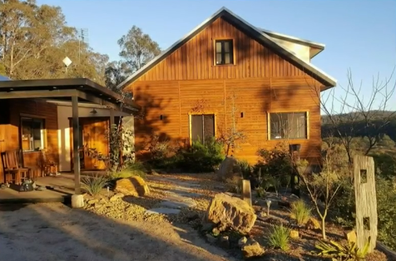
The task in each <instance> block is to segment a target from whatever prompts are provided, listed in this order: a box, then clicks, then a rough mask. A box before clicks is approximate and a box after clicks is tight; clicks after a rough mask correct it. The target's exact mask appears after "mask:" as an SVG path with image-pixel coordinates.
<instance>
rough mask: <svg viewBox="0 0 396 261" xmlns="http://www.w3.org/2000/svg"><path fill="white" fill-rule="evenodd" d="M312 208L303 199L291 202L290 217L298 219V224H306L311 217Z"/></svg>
mask: <svg viewBox="0 0 396 261" xmlns="http://www.w3.org/2000/svg"><path fill="white" fill-rule="evenodd" d="M311 212H312V209H311V208H309V207H308V206H307V204H305V202H304V201H303V200H301V199H300V200H297V201H295V202H293V203H292V204H291V210H290V217H291V218H292V219H295V220H296V221H297V225H299V226H302V225H305V224H306V223H307V222H308V220H309V218H310V217H311Z"/></svg>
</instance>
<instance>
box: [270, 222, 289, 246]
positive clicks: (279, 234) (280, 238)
mask: <svg viewBox="0 0 396 261" xmlns="http://www.w3.org/2000/svg"><path fill="white" fill-rule="evenodd" d="M268 240H269V245H270V246H271V247H273V248H280V249H282V250H283V251H287V250H289V247H290V245H289V241H290V230H289V229H288V228H287V227H284V226H283V225H276V226H274V228H273V230H272V232H271V234H270V236H269V238H268Z"/></svg>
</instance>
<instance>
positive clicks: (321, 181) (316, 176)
mask: <svg viewBox="0 0 396 261" xmlns="http://www.w3.org/2000/svg"><path fill="white" fill-rule="evenodd" d="M338 153H339V152H338V151H337V149H336V148H328V149H327V150H326V151H325V156H324V164H323V168H322V170H321V172H320V173H308V172H307V171H306V168H307V166H308V162H307V161H306V160H299V161H298V162H297V172H298V175H299V178H300V180H301V181H302V185H303V186H304V188H305V189H306V191H307V192H308V196H309V198H310V200H311V202H312V203H313V204H314V206H315V210H316V212H317V213H318V215H319V217H320V219H321V221H322V222H321V223H322V237H323V239H325V240H326V218H327V214H328V212H329V209H330V207H331V206H332V203H333V201H334V199H335V197H336V196H337V193H338V192H339V190H340V188H341V184H342V181H343V178H344V177H346V175H343V174H342V172H343V169H342V166H340V165H339V162H338V159H337V154H338ZM344 170H345V171H347V170H348V169H344Z"/></svg>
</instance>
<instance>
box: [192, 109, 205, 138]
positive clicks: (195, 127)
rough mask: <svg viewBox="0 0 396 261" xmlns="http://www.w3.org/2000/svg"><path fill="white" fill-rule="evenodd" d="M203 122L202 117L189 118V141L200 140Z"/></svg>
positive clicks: (193, 116)
mask: <svg viewBox="0 0 396 261" xmlns="http://www.w3.org/2000/svg"><path fill="white" fill-rule="evenodd" d="M202 129H203V121H202V115H192V116H191V139H192V141H193V142H194V141H198V140H201V138H202V136H203V130H202Z"/></svg>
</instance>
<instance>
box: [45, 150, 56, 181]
mask: <svg viewBox="0 0 396 261" xmlns="http://www.w3.org/2000/svg"><path fill="white" fill-rule="evenodd" d="M41 160H42V162H41V168H42V170H43V171H44V176H47V175H50V174H55V175H56V174H58V164H57V163H56V162H55V161H51V160H49V159H48V157H47V151H46V150H41Z"/></svg>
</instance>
